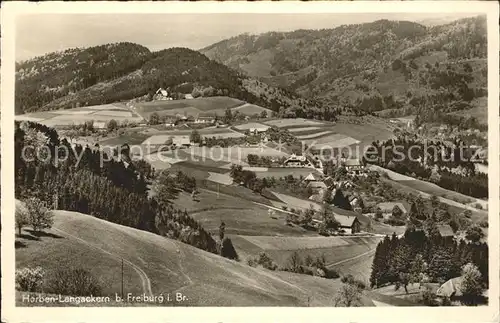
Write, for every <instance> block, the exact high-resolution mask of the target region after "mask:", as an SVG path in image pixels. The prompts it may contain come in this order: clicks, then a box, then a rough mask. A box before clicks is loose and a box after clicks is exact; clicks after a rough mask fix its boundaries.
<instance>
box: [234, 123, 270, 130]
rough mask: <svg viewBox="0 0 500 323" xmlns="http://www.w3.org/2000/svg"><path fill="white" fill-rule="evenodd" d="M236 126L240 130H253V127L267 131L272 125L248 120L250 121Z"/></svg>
mask: <svg viewBox="0 0 500 323" xmlns="http://www.w3.org/2000/svg"><path fill="white" fill-rule="evenodd" d="M234 128H236V129H237V130H240V131H246V130H251V129H259V130H260V129H262V130H264V131H265V130H267V129H269V128H271V127H270V126H268V125H265V124H262V123H258V122H248V123H244V124H240V125H237V126H234Z"/></svg>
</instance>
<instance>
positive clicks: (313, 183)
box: [307, 181, 327, 192]
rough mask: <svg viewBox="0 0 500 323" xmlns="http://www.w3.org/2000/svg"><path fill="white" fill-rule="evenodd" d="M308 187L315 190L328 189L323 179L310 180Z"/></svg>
mask: <svg viewBox="0 0 500 323" xmlns="http://www.w3.org/2000/svg"><path fill="white" fill-rule="evenodd" d="M307 187H308V188H311V189H312V191H313V192H320V191H322V190H326V188H327V187H326V185H325V183H323V182H321V181H309V184H307Z"/></svg>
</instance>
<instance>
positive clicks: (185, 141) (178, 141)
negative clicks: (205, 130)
mask: <svg viewBox="0 0 500 323" xmlns="http://www.w3.org/2000/svg"><path fill="white" fill-rule="evenodd" d="M172 143H174V144H175V145H190V144H191V140H190V139H189V136H175V137H173V138H172Z"/></svg>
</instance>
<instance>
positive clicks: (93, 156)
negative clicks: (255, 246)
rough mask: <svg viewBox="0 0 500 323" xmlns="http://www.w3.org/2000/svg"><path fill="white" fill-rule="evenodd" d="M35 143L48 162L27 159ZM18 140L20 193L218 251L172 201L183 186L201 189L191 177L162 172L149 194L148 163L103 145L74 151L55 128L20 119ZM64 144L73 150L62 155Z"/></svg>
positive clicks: (17, 181)
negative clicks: (118, 156)
mask: <svg viewBox="0 0 500 323" xmlns="http://www.w3.org/2000/svg"><path fill="white" fill-rule="evenodd" d="M34 138H35V139H36V138H38V139H40V138H41V139H42V140H38V141H35V140H34ZM34 144H38V146H35V147H36V148H40V147H42V146H44V145H46V146H47V147H48V150H49V151H50V152H51V153H52V155H51V158H49V159H46V160H45V161H44V160H39V159H34V160H31V161H29V160H26V159H25V158H23V157H22V150H23V148H24V147H25V146H27V145H34ZM15 145H16V146H15V166H16V171H17V173H16V175H15V185H16V187H15V194H16V198H19V199H21V200H25V199H29V198H38V199H39V200H41V201H43V202H44V203H45V204H46V205H54V206H55V207H56V208H58V209H63V210H71V211H77V212H82V213H86V214H91V215H93V216H96V217H98V218H101V219H105V220H107V221H110V222H114V223H118V224H122V225H126V226H129V227H133V228H138V229H141V230H145V231H149V232H153V233H157V234H161V235H166V236H169V237H171V238H174V239H179V240H181V241H183V242H185V243H189V244H191V245H194V246H196V247H198V248H201V249H203V250H206V251H209V252H216V244H215V241H214V239H213V238H212V236H211V235H210V234H209V233H208V232H207V231H205V230H204V229H203V228H202V227H201V225H200V224H199V223H198V222H196V221H195V220H193V218H191V217H190V216H189V215H188V214H187V212H185V211H181V210H178V209H175V208H174V207H173V206H172V200H173V199H174V198H176V196H177V194H178V193H179V192H180V191H181V190H187V191H193V190H195V189H196V186H195V183H194V180H193V179H192V178H191V177H189V176H186V175H184V174H180V173H178V174H177V175H171V174H168V173H165V172H162V173H160V174H159V175H158V176H157V178H156V180H155V182H154V184H153V187H154V190H155V192H154V193H155V194H156V195H155V196H154V197H148V188H147V186H148V179H147V178H146V177H147V173H149V170H148V168H147V167H137V168H136V166H134V163H131V164H129V165H128V167H127V166H125V164H124V163H123V162H118V161H115V160H114V159H111V158H107V156H106V155H105V153H103V152H102V151H100V150H99V149H98V148H95V149H90V148H89V147H86V148H83V147H81V146H77V147H76V148H75V150H73V148H72V147H71V146H70V145H69V143H68V142H67V141H66V140H64V139H63V140H61V141H60V140H59V138H58V136H57V133H56V132H55V131H54V130H53V129H51V128H48V127H45V126H41V125H39V124H34V123H23V125H22V126H20V124H19V123H18V124H17V127H16V132H15ZM60 147H66V149H67V151H69V152H70V154H69V155H68V156H63V155H61V149H57V148H60ZM56 156H57V157H58V158H59V163H56V158H55V157H56ZM76 156H81V157H80V159H78V158H77V157H76ZM138 165H139V166H140V164H138ZM28 205H30V204H28Z"/></svg>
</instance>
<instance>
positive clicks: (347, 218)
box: [330, 205, 359, 227]
mask: <svg viewBox="0 0 500 323" xmlns="http://www.w3.org/2000/svg"><path fill="white" fill-rule="evenodd" d="M330 210H331V211H332V213H333V215H334V216H335V220H337V221H338V222H339V223H340V226H342V227H352V224H353V223H354V221H356V219H357V218H358V214H357V213H356V212H353V211H349V210H344V209H341V208H338V207H336V206H333V205H332V206H331V207H330ZM358 221H359V220H358Z"/></svg>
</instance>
